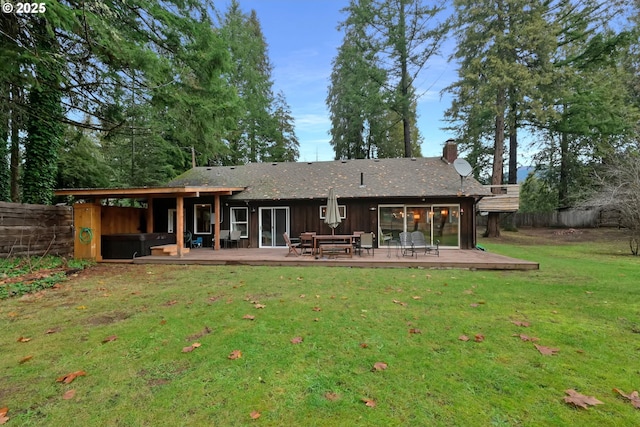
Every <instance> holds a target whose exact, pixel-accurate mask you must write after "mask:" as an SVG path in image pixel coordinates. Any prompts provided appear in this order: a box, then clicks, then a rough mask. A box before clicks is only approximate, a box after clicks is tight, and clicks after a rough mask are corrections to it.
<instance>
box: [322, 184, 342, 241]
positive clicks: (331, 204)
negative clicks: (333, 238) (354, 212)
mask: <svg viewBox="0 0 640 427" xmlns="http://www.w3.org/2000/svg"><path fill="white" fill-rule="evenodd" d="M324 222H325V224H327V225H328V226H329V227H331V234H335V232H336V227H337V226H338V225H340V223H341V222H342V219H340V209H339V208H338V198H337V197H336V193H335V191H333V187H331V188H330V189H329V197H328V198H327V213H326V214H325V216H324Z"/></svg>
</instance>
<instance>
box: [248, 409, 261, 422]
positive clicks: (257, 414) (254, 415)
mask: <svg viewBox="0 0 640 427" xmlns="http://www.w3.org/2000/svg"><path fill="white" fill-rule="evenodd" d="M260 415H262V414H261V413H260V412H258V411H251V413H250V414H249V416H250V417H251V419H252V420H257V419H258V418H260Z"/></svg>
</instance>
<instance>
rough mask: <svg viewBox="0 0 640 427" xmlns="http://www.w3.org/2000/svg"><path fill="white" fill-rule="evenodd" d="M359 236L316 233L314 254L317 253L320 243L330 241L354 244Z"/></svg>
mask: <svg viewBox="0 0 640 427" xmlns="http://www.w3.org/2000/svg"><path fill="white" fill-rule="evenodd" d="M357 237H359V235H358V236H357V235H355V234H316V235H314V236H313V254H317V253H318V252H319V249H320V245H322V244H328V243H342V244H347V243H348V244H353V242H354V239H355V238H357Z"/></svg>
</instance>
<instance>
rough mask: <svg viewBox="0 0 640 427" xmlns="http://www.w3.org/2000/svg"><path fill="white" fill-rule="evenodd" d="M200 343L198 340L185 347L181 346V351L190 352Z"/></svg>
mask: <svg viewBox="0 0 640 427" xmlns="http://www.w3.org/2000/svg"><path fill="white" fill-rule="evenodd" d="M201 345H202V344H200V343H199V342H194V343H193V344H191V345H189V346H187V347H183V348H182V352H183V353H191V352H192V351H193V350H195V349H196V348H198V347H200V346H201Z"/></svg>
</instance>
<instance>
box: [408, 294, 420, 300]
mask: <svg viewBox="0 0 640 427" xmlns="http://www.w3.org/2000/svg"><path fill="white" fill-rule="evenodd" d="M411 298H413V299H415V300H418V299H422V297H419V296H417V295H416V296H412V297H411Z"/></svg>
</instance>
